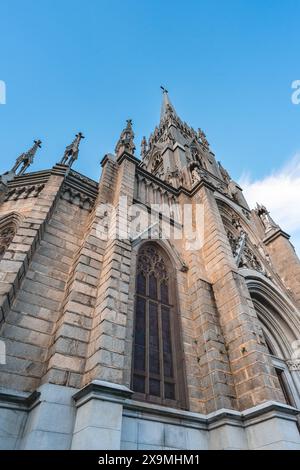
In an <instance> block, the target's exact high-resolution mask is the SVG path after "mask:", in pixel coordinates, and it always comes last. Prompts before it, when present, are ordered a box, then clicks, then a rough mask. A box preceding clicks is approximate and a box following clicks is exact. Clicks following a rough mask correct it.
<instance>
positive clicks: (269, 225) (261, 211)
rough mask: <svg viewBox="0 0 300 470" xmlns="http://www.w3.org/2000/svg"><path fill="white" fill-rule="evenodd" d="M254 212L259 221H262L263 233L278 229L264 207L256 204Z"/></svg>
mask: <svg viewBox="0 0 300 470" xmlns="http://www.w3.org/2000/svg"><path fill="white" fill-rule="evenodd" d="M255 212H256V214H257V215H258V216H259V218H260V220H261V221H262V224H263V226H264V229H265V232H269V230H272V229H278V228H279V225H278V224H276V222H274V220H273V219H272V217H271V216H270V212H269V211H268V210H267V208H266V207H265V206H263V205H262V204H258V203H256V208H255Z"/></svg>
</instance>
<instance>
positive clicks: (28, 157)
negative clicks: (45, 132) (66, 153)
mask: <svg viewBox="0 0 300 470" xmlns="http://www.w3.org/2000/svg"><path fill="white" fill-rule="evenodd" d="M41 146H42V141H41V140H35V141H34V145H33V146H32V147H31V148H30V149H29V150H28V151H27V152H24V153H21V155H20V156H19V157H18V158H17V159H16V162H15V164H14V166H13V167H12V169H11V170H10V171H9V172H7V173H4V175H2V177H1V179H2V180H3V182H4V183H6V182H8V181H10V180H12V179H13V178H14V176H16V175H17V176H21V175H23V174H24V173H25V171H26V170H27V169H28V168H29V166H30V165H31V164H32V163H33V160H34V156H35V154H36V152H37V149H38V148H41Z"/></svg>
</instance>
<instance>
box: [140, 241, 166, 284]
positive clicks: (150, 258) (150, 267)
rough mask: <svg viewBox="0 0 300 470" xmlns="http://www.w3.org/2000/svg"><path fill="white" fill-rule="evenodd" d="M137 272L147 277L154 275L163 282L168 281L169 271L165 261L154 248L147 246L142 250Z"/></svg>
mask: <svg viewBox="0 0 300 470" xmlns="http://www.w3.org/2000/svg"><path fill="white" fill-rule="evenodd" d="M137 270H138V272H142V273H144V274H145V275H147V274H150V273H153V274H154V275H155V277H157V278H159V279H160V280H161V281H163V280H168V270H167V268H166V265H165V261H164V259H163V257H162V256H161V254H160V253H159V252H158V251H157V250H156V249H155V247H154V246H146V247H145V248H142V249H141V251H140V254H139V257H138V267H137Z"/></svg>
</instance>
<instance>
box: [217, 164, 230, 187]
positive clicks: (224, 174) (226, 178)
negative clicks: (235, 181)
mask: <svg viewBox="0 0 300 470" xmlns="http://www.w3.org/2000/svg"><path fill="white" fill-rule="evenodd" d="M218 165H219V169H220V172H221V175H222V177H223V179H224V181H225V183H226V184H229V183H230V181H231V176H230V175H229V173H228V171H227V170H225V168H224V167H223V166H222V164H221V162H218Z"/></svg>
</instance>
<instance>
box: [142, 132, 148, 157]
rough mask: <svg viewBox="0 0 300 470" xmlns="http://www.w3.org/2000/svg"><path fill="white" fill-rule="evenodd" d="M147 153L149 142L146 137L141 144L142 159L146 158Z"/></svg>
mask: <svg viewBox="0 0 300 470" xmlns="http://www.w3.org/2000/svg"><path fill="white" fill-rule="evenodd" d="M146 153H147V140H146V137H145V136H144V137H143V138H142V142H141V155H142V157H144V156H145V155H146Z"/></svg>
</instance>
